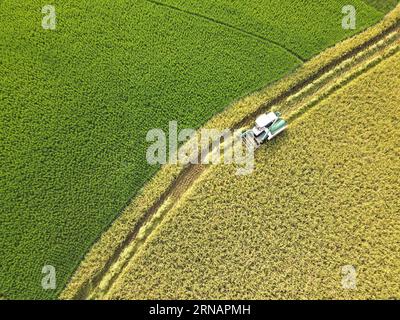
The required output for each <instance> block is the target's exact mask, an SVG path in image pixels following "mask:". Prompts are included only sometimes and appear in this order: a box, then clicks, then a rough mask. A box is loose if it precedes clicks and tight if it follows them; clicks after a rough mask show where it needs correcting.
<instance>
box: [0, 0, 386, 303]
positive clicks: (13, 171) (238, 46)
mask: <svg viewBox="0 0 400 320" xmlns="http://www.w3.org/2000/svg"><path fill="white" fill-rule="evenodd" d="M281 2H282V1H281ZM287 2H288V3H289V2H290V3H292V4H293V3H295V1H294V0H287ZM331 2H332V1H331ZM338 3H339V2H338ZM42 5H43V3H42V1H39V0H29V1H23V2H18V3H17V4H16V3H15V1H9V0H6V1H2V2H1V4H0V18H1V19H0V30H1V31H2V32H1V33H0V43H1V46H2V50H1V53H0V59H1V77H0V86H1V88H2V92H1V93H0V100H1V104H2V108H1V111H0V114H1V118H2V124H3V125H2V129H1V132H0V134H1V141H2V150H3V152H2V155H3V156H2V160H1V161H2V168H3V172H2V188H3V189H2V191H3V192H2V196H3V199H2V200H3V201H2V206H1V211H2V212H1V217H2V218H1V219H2V221H1V222H2V223H1V225H0V246H1V248H2V252H3V253H2V263H1V264H0V293H1V294H2V295H4V296H5V297H6V298H55V297H57V296H58V294H59V293H60V292H61V290H62V289H63V288H64V286H65V285H66V283H67V282H68V280H69V279H70V277H71V275H72V273H73V272H74V271H75V269H76V268H77V266H78V264H79V263H80V261H81V260H82V258H83V257H84V255H85V254H86V252H87V251H88V250H89V248H90V247H91V246H92V244H93V243H94V242H95V241H96V240H97V239H99V237H100V235H101V234H102V233H103V232H104V231H105V230H106V229H107V228H108V227H109V226H110V224H111V223H112V222H113V221H114V219H115V218H116V217H117V216H118V215H119V213H120V212H121V211H122V210H123V209H124V208H125V206H126V205H127V204H128V203H129V202H130V200H131V199H132V197H133V196H134V195H136V194H138V192H139V190H141V188H142V187H143V186H144V184H145V183H146V182H147V181H148V180H149V179H150V178H151V177H152V176H153V175H154V174H155V173H156V172H157V170H158V169H159V168H158V167H151V166H149V165H148V164H147V163H146V161H145V150H146V147H147V145H146V143H145V135H146V133H147V131H148V130H149V129H151V128H157V127H158V128H163V129H165V128H166V127H167V124H168V121H169V120H171V119H173V120H178V122H179V124H180V126H181V127H194V128H198V127H199V126H201V125H202V124H204V123H205V122H206V121H207V120H208V119H210V118H211V117H212V116H214V115H215V114H216V113H218V112H220V111H222V110H224V108H226V107H227V106H228V105H229V104H230V103H231V102H232V101H234V100H235V99H237V98H239V97H241V96H244V95H246V94H248V93H250V92H253V91H255V90H257V89H259V88H261V87H263V86H265V85H267V84H269V83H272V82H274V81H276V80H278V79H280V78H281V77H282V76H284V75H286V74H289V73H290V72H292V71H293V70H294V69H295V68H297V67H298V66H299V65H300V64H301V61H300V60H299V59H298V57H297V55H300V56H301V55H303V54H304V56H305V57H307V54H308V53H309V54H311V52H313V53H316V52H318V51H320V50H322V49H324V48H325V47H326V46H328V45H331V44H333V43H334V42H336V41H338V40H340V39H342V37H343V36H345V35H344V34H342V35H340V36H337V35H335V36H334V37H333V38H332V39H330V40H329V41H328V40H327V41H326V42H323V43H322V45H320V44H319V45H318V47H315V48H314V49H313V50H314V51H312V50H311V49H310V48H311V47H312V46H313V45H314V44H315V43H311V45H310V48H306V49H301V50H300V51H299V52H295V50H296V48H295V47H296V46H293V50H291V49H290V51H288V50H287V48H285V47H284V46H285V45H286V44H284V45H280V44H279V43H278V42H276V41H274V40H271V41H272V42H271V41H270V42H269V41H268V39H267V38H265V39H263V38H260V37H257V36H251V34H249V32H251V31H249V32H247V31H246V30H242V31H240V30H235V28H230V27H226V26H224V25H223V24H222V25H221V24H219V23H210V21H208V20H207V19H203V18H201V17H198V16H196V15H190V14H185V13H182V12H176V10H169V9H167V8H165V7H162V6H159V5H154V3H153V4H152V3H150V2H149V1H145V0H138V1H134V2H132V1H127V0H117V1H108V0H107V1H102V2H99V1H95V0H89V1H84V2H82V1H70V2H68V3H64V2H61V1H55V2H54V5H55V6H56V9H57V29H56V30H55V31H49V30H43V29H42V27H41V25H40V22H41V19H42V14H41V12H40V9H41V6H42ZM292 7H293V5H292ZM360 7H361V8H362V9H361V10H360V18H361V19H360V25H359V27H358V29H357V30H356V31H354V32H357V31H359V30H361V29H362V28H364V27H366V26H367V25H370V24H373V23H374V22H376V21H377V20H379V19H380V18H381V17H382V16H383V14H381V13H378V12H376V11H375V10H373V9H372V8H369V7H366V6H365V7H363V6H362V5H361V2H360ZM319 8H320V10H325V9H326V7H324V6H321V7H319ZM286 9H287V8H286V7H279V8H275V9H274V10H281V11H282V10H286ZM292 9H294V8H292ZM294 11H295V10H294ZM294 11H293V12H294ZM246 14H247V13H246ZM277 14H278V15H282V14H283V13H282V12H280V13H279V12H277ZM316 16H318V15H316ZM247 18H248V19H252V18H254V17H251V16H250V17H249V16H247ZM245 19H246V18H243V19H242V21H244V20H245ZM293 23H295V22H294V21H292V22H291V24H292V25H291V28H294V29H293V30H291V32H293V31H294V30H295V27H294V26H293ZM297 23H298V24H299V26H300V25H301V24H302V23H301V21H298V22H297ZM324 23H325V21H322V20H318V19H317V20H316V21H315V27H316V28H319V29H323V28H324ZM318 25H319V26H318ZM329 28H330V27H329ZM274 30H275V29H274ZM276 30H277V29H276ZM302 32H303V31H302ZM314 32H315V30H312V29H310V30H309V34H313V33H314ZM352 33H353V32H349V33H347V34H346V35H347V36H349V35H351V34H352ZM291 37H292V42H293V41H294V40H293V39H294V37H293V34H292V35H291ZM299 37H300V35H299ZM307 39H308V40H310V41H311V37H310V36H307V37H305V38H304V39H303V40H305V41H306V40H307ZM300 40H301V41H303V40H302V39H301V38H299V39H298V41H300ZM302 50H303V51H302ZM308 50H310V51H308ZM291 51H292V52H291ZM293 52H294V53H296V54H293ZM136 218H137V219H139V218H140V217H139V216H137V217H136ZM44 265H53V266H55V268H56V270H57V290H55V291H44V290H43V289H42V288H41V286H40V281H41V279H42V277H43V275H42V273H41V270H42V267H43V266H44Z"/></svg>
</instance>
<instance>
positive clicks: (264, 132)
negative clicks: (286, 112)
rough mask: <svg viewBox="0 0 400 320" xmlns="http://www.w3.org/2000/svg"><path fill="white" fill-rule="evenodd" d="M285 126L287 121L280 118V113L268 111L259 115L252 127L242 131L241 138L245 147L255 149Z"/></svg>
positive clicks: (284, 128)
mask: <svg viewBox="0 0 400 320" xmlns="http://www.w3.org/2000/svg"><path fill="white" fill-rule="evenodd" d="M286 128H287V122H286V121H285V120H283V119H282V118H281V114H280V113H279V112H270V113H266V114H262V115H261V116H259V117H258V118H257V119H256V125H255V126H254V127H253V129H251V130H248V131H246V132H244V133H242V138H243V141H244V143H245V145H246V146H247V147H249V148H254V149H257V148H259V147H260V146H261V145H262V144H263V143H264V142H265V141H270V140H272V139H273V138H275V137H276V136H277V135H278V134H280V133H281V132H282V131H284V130H286Z"/></svg>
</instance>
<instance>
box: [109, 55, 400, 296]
mask: <svg viewBox="0 0 400 320" xmlns="http://www.w3.org/2000/svg"><path fill="white" fill-rule="evenodd" d="M399 71H400V53H397V54H396V55H394V56H392V57H391V58H388V59H387V60H384V61H383V62H381V63H380V64H378V65H377V66H375V67H374V68H373V69H371V70H369V71H367V72H366V73H364V74H363V75H361V76H360V77H359V78H357V79H356V80H353V81H352V82H350V83H349V84H347V85H345V86H344V87H342V88H341V89H340V90H338V91H337V92H336V93H335V94H333V95H332V96H330V97H328V98H327V99H326V100H323V101H322V102H320V103H319V104H318V105H317V106H316V107H314V109H311V110H309V111H308V112H307V113H306V114H303V115H302V117H300V118H299V119H298V120H296V121H295V122H294V123H292V125H291V127H290V130H289V131H288V132H287V134H286V135H285V136H283V137H282V138H280V139H277V140H276V141H274V142H272V143H271V144H269V145H267V146H266V147H264V148H261V149H260V150H259V152H258V153H257V156H256V160H257V168H256V171H255V172H254V173H253V174H252V175H249V176H244V177H240V178H238V177H237V176H235V174H234V172H235V168H233V167H230V166H221V167H213V168H211V169H210V170H209V171H207V173H206V175H205V176H203V177H202V178H201V179H200V180H199V181H197V182H196V183H195V185H194V186H193V187H192V189H190V191H189V192H188V194H187V195H185V197H184V198H183V199H182V201H181V202H180V203H179V204H178V205H177V206H176V207H175V208H174V209H172V211H171V212H169V213H168V215H167V217H166V218H165V220H164V221H163V222H162V223H161V225H160V226H159V227H158V228H157V229H156V230H155V231H154V232H153V234H152V235H151V236H150V237H149V239H148V242H147V243H146V245H145V246H144V247H143V248H142V250H141V251H140V252H138V253H137V254H136V255H135V256H134V258H133V259H132V260H131V261H130V262H129V264H128V266H127V267H126V268H125V270H124V272H123V273H122V274H121V275H120V277H119V279H118V280H117V281H116V282H115V283H114V286H113V287H112V290H111V291H110V292H109V294H108V295H107V298H136V299H144V298H145V299H152V298H153V299H157V298H164V299H165V298H167V299H177V298H189V299H190V298H196V299H265V298H274V299H277V298H284V299H299V298H301V299H307V298H308V299H309V298H329V299H365V298H368V299H378V298H397V299H398V298H399V297H400V291H399V287H398V285H397V284H398V281H399V279H400V263H399V259H398V256H399V254H400V246H399V244H398V239H399V237H400V228H399V225H398V223H396V221H397V220H398V208H399V206H400V202H399V198H398V193H399V186H398V172H399V169H400V160H399V157H398V141H399V139H400V131H399V127H398V123H399V120H400V119H399V116H400V109H399V106H400V98H399V95H398V93H397V89H398V87H399V86H400V76H399V75H400V72H399ZM244 199H245V200H244ZM347 265H350V266H352V267H354V268H355V270H356V276H357V277H356V280H357V284H356V286H357V290H349V289H345V288H344V287H343V279H344V275H343V274H341V272H342V271H343V267H344V266H347Z"/></svg>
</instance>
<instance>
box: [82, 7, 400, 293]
mask: <svg viewBox="0 0 400 320" xmlns="http://www.w3.org/2000/svg"><path fill="white" fill-rule="evenodd" d="M147 1H149V2H153V0H147ZM399 29H400V28H399V22H397V23H396V24H395V25H394V26H392V27H390V28H388V29H386V30H385V31H384V32H383V33H381V34H380V35H379V36H376V37H375V38H372V39H371V40H369V41H367V42H365V43H363V44H362V45H361V46H359V47H357V48H355V49H353V50H352V51H349V52H348V53H346V54H345V55H343V56H341V57H340V58H338V59H336V60H334V61H332V62H331V63H329V64H327V65H325V66H322V67H321V69H319V70H318V71H317V72H316V73H314V74H313V75H312V76H310V77H309V78H307V79H305V80H304V81H302V82H300V83H297V84H296V85H295V86H293V87H292V88H290V89H289V90H287V91H285V92H283V93H282V94H280V95H279V96H277V97H275V98H274V99H272V100H271V101H269V102H268V103H266V104H261V105H260V106H259V107H258V109H257V110H256V111H255V112H254V113H252V114H249V115H247V116H246V117H245V118H243V119H242V120H241V121H240V122H239V123H237V125H236V126H235V127H234V128H232V129H238V128H242V127H244V126H247V125H249V124H250V123H252V122H253V121H254V118H255V117H256V115H257V114H259V113H261V112H262V111H265V110H268V109H271V108H275V106H277V105H279V108H280V109H282V111H283V114H284V117H286V118H287V119H288V120H289V122H293V121H295V120H296V119H298V118H300V117H301V116H302V115H303V114H304V113H305V112H307V111H308V110H310V108H312V107H313V106H315V105H317V104H318V103H319V102H320V101H322V100H323V99H326V98H327V97H328V96H330V95H331V94H333V93H334V92H336V91H337V90H338V89H340V88H341V87H343V86H345V85H346V84H348V83H349V82H351V81H353V80H354V79H356V78H358V77H359V76H360V75H361V74H363V73H364V72H366V71H367V70H369V69H371V68H372V67H374V66H376V65H377V64H379V63H380V62H381V61H383V60H385V59H387V58H388V57H390V56H392V55H393V54H395V53H396V52H398V51H399V50H400V36H399V34H400V32H399V31H400V30H399ZM206 169H207V167H206V166H204V165H200V166H199V165H189V166H187V167H186V168H185V169H184V170H183V171H182V173H181V174H180V175H179V176H178V177H177V178H176V179H175V180H174V182H173V183H172V184H171V185H170V186H168V187H167V188H166V190H165V192H164V193H163V194H162V196H161V197H160V199H159V200H158V201H157V202H156V203H155V204H154V205H153V206H152V207H151V208H150V209H149V210H148V211H147V212H146V214H145V215H144V216H143V218H142V219H141V221H140V223H139V224H138V226H137V227H136V228H135V229H134V230H132V232H131V234H130V235H129V237H127V239H126V240H125V241H124V243H123V244H122V245H121V247H120V249H119V250H118V251H117V252H115V254H114V255H113V257H112V259H110V261H109V263H108V264H107V266H106V267H105V268H104V270H103V272H101V273H100V274H99V275H98V276H97V278H96V279H94V281H93V284H94V286H93V287H92V288H90V289H89V288H86V290H84V291H83V292H81V293H80V295H79V298H86V299H87V298H90V299H97V298H100V299H102V298H105V297H106V295H107V292H108V291H109V290H110V288H112V286H113V284H114V283H115V281H116V280H117V279H118V276H119V275H120V274H121V273H122V271H123V270H124V268H125V267H126V265H127V263H128V262H129V260H130V259H132V258H133V257H134V256H135V253H136V252H138V251H139V250H140V249H141V248H142V246H143V245H144V244H145V243H146V240H147V239H148V238H149V237H150V236H151V234H152V233H153V231H154V230H155V229H156V228H157V227H158V226H159V225H160V223H161V222H162V220H163V218H164V217H165V216H166V215H167V214H168V212H169V211H170V210H171V209H172V208H173V207H174V206H175V205H176V204H177V203H178V202H179V201H180V200H182V198H183V197H184V196H185V194H186V193H187V191H188V190H189V189H190V188H191V187H192V186H193V185H194V184H195V183H196V181H197V179H198V178H199V177H200V175H201V174H202V173H203V172H204V171H205V170H206Z"/></svg>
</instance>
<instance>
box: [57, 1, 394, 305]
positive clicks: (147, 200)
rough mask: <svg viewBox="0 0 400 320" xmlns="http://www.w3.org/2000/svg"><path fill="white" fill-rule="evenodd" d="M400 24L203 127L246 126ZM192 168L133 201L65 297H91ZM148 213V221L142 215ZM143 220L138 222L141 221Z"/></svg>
mask: <svg viewBox="0 0 400 320" xmlns="http://www.w3.org/2000/svg"><path fill="white" fill-rule="evenodd" d="M399 22H400V6H398V7H396V9H395V10H394V11H392V12H391V13H389V14H388V15H387V16H386V17H385V18H384V20H383V21H381V22H380V23H378V24H377V25H375V26H372V27H371V28H369V29H367V30H365V31H364V32H362V33H360V34H357V35H355V36H353V37H352V38H349V39H347V40H344V41H343V42H340V43H338V44H337V45H336V46H334V47H331V48H328V49H327V50H325V51H323V52H322V53H320V54H319V55H318V56H316V57H314V58H313V59H311V60H310V61H308V62H307V63H306V64H304V65H303V66H301V67H300V68H299V69H298V70H296V71H295V72H294V73H292V74H290V75H288V76H285V77H284V78H282V79H281V80H279V81H277V82H276V83H273V84H270V85H268V86H266V87H265V88H263V89H262V90H260V91H258V92H255V93H254V94H252V95H250V96H247V97H245V98H242V99H240V100H238V101H236V102H234V103H232V104H231V105H230V106H229V107H228V108H227V109H226V110H225V111H223V112H222V113H220V114H218V115H216V116H215V117H213V118H212V119H211V120H210V121H209V122H207V123H206V124H205V125H204V126H203V128H207V127H208V128H227V127H231V128H233V127H238V128H240V127H242V126H243V124H246V123H248V122H249V120H254V116H255V115H257V114H258V113H259V112H260V111H261V110H264V109H266V108H270V107H271V106H275V105H276V104H278V103H280V102H282V101H284V99H286V98H287V97H289V96H291V95H293V94H295V93H296V92H299V91H300V90H302V89H303V88H305V87H306V86H307V85H309V84H311V83H312V82H314V81H315V79H317V78H319V77H320V76H321V75H323V74H324V73H325V72H327V71H329V70H330V69H332V68H334V67H336V66H337V65H338V64H340V63H341V62H343V61H345V60H346V59H349V58H351V57H352V56H354V55H356V54H358V53H359V52H361V51H362V50H364V49H365V48H368V47H369V46H371V45H373V44H374V43H376V42H378V41H380V40H381V39H383V38H384V37H385V36H387V35H388V34H389V33H390V32H392V31H393V30H395V29H397V28H398V26H399ZM189 170H190V167H182V166H181V167H177V166H164V167H162V168H161V169H160V170H159V172H158V173H157V175H156V176H154V177H153V178H152V179H151V180H150V181H149V182H148V183H147V185H146V186H145V187H144V188H143V189H142V191H141V192H140V193H139V194H138V195H136V196H135V197H134V198H132V202H131V203H130V205H129V206H127V207H126V208H125V209H124V211H123V213H122V214H121V215H120V216H119V217H118V218H117V219H116V220H115V221H114V223H113V224H112V225H111V227H110V228H109V229H108V230H107V231H106V232H105V233H104V234H103V235H101V237H100V239H99V240H98V241H97V242H96V243H95V244H94V245H93V247H92V248H91V250H90V251H89V252H88V254H87V255H86V257H85V259H83V260H82V262H81V264H80V266H79V268H78V269H77V270H76V272H75V274H74V275H73V277H72V278H71V280H70V282H69V283H68V285H67V287H66V288H65V289H64V291H63V292H62V294H61V296H60V298H61V299H85V298H88V297H89V296H90V293H91V291H93V289H95V288H96V287H97V286H98V285H99V283H100V282H101V280H102V279H103V278H104V277H105V276H106V275H107V272H108V271H109V269H110V267H111V266H112V265H113V264H114V263H115V262H116V261H118V259H119V255H120V254H121V252H122V251H123V250H124V249H125V247H126V245H129V243H130V242H131V240H132V239H134V238H135V236H136V234H137V232H138V230H139V229H140V228H141V227H142V226H143V225H144V224H146V223H147V221H148V220H146V219H151V214H147V213H148V212H153V213H155V212H156V211H157V209H158V208H159V207H160V206H161V205H162V204H163V201H165V200H166V199H167V198H168V197H169V196H170V195H171V194H172V193H173V190H174V188H175V186H177V185H179V184H180V182H181V181H183V177H184V176H185V175H187V174H189V172H188V171H189ZM142 214H143V215H146V219H144V218H143V216H141V215H142ZM138 216H139V218H138Z"/></svg>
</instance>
